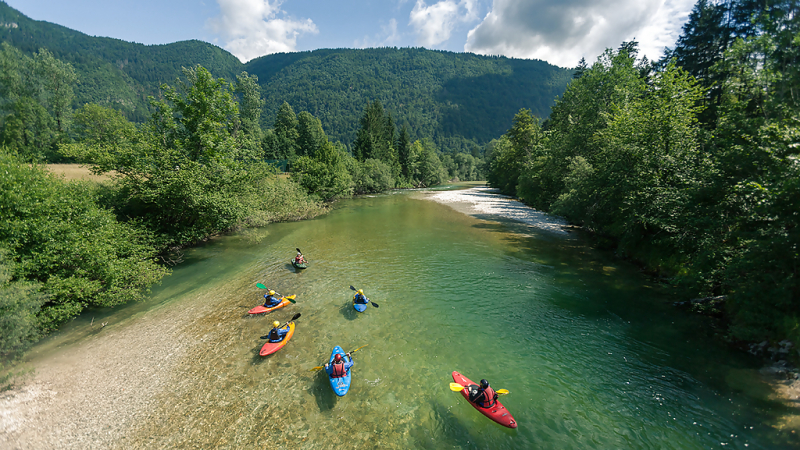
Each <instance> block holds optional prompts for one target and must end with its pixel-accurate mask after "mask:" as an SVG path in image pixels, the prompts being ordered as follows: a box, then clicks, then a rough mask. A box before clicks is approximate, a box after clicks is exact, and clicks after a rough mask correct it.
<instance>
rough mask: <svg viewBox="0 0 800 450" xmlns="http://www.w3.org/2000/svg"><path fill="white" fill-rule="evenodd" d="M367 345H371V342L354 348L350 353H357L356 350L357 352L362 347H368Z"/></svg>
mask: <svg viewBox="0 0 800 450" xmlns="http://www.w3.org/2000/svg"><path fill="white" fill-rule="evenodd" d="M367 345H369V344H364V345H362V346H361V347H358V348H357V349H355V350H353V351H352V352H350V353H355V352H357V351H359V350H361V349H362V348H364V347H366V346H367Z"/></svg>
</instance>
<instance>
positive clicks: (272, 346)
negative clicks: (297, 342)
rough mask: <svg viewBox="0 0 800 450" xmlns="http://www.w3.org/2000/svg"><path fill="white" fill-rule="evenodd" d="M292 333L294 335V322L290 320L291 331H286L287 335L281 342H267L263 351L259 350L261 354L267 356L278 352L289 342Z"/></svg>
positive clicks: (262, 348)
mask: <svg viewBox="0 0 800 450" xmlns="http://www.w3.org/2000/svg"><path fill="white" fill-rule="evenodd" d="M292 335H294V322H289V332H288V333H286V336H284V337H283V340H282V341H280V342H267V343H266V344H264V346H263V347H261V351H260V352H258V354H259V355H261V356H267V355H271V354H273V353H275V352H277V351H278V350H280V349H282V348H283V346H284V345H286V343H287V342H289V339H291V338H292Z"/></svg>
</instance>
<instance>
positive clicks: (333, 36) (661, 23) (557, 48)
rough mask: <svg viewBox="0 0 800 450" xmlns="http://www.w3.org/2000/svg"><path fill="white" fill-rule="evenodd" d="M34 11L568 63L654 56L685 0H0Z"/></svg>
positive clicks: (121, 26)
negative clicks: (629, 48) (617, 54)
mask: <svg viewBox="0 0 800 450" xmlns="http://www.w3.org/2000/svg"><path fill="white" fill-rule="evenodd" d="M5 1H6V2H7V3H8V4H9V5H10V6H11V7H13V8H15V9H17V10H19V11H20V12H22V13H23V14H25V15H26V16H28V17H30V18H32V19H34V20H44V21H48V22H53V23H57V24H59V25H63V26H66V27H68V28H72V29H74V30H77V31H81V32H83V33H86V34H89V35H92V36H106V37H113V38H117V39H122V40H125V41H131V42H138V43H142V44H148V45H149V44H168V43H171V42H176V41H181V40H188V39H199V40H202V41H206V42H210V43H212V44H215V45H218V46H220V47H222V48H224V49H226V50H228V51H230V52H231V53H233V54H234V55H236V56H237V57H238V58H239V59H240V60H242V61H243V62H246V61H249V60H250V59H253V58H257V57H259V56H262V55H266V54H270V53H277V52H293V51H303V50H314V49H318V48H365V47H425V48H429V49H439V50H449V51H454V52H471V53H478V54H483V55H504V56H508V57H514V58H526V59H540V60H544V61H547V62H549V63H551V64H555V65H557V66H561V67H575V66H576V65H577V64H578V62H579V60H580V59H581V58H582V57H583V58H586V61H587V62H589V64H591V63H592V62H593V61H595V60H596V59H597V57H598V56H599V55H600V54H601V53H602V52H603V51H604V50H605V49H606V48H614V49H616V48H618V47H619V45H620V44H621V43H622V42H623V41H630V40H636V41H638V42H639V56H647V57H648V58H649V59H658V58H660V57H661V56H662V55H663V53H664V48H665V47H673V46H674V45H675V42H676V40H677V38H678V36H679V35H680V33H681V27H682V26H683V24H684V23H685V22H686V20H687V19H688V16H689V12H690V11H691V9H692V7H693V6H694V3H695V1H694V0H381V1H376V0H361V1H355V0H161V1H156V0H137V1H131V0H69V1H65V0H5Z"/></svg>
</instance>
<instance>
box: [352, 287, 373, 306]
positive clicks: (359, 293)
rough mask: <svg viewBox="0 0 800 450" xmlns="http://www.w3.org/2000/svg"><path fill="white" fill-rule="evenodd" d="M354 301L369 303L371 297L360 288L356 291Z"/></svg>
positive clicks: (363, 303)
mask: <svg viewBox="0 0 800 450" xmlns="http://www.w3.org/2000/svg"><path fill="white" fill-rule="evenodd" d="M353 303H361V304H362V305H366V304H367V303H369V299H368V298H367V297H366V296H365V295H364V290H362V289H359V290H358V291H357V292H356V295H355V297H353Z"/></svg>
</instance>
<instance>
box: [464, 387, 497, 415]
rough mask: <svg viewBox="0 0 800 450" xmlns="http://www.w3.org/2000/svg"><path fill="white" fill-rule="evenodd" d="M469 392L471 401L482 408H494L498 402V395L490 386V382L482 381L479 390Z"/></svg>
mask: <svg viewBox="0 0 800 450" xmlns="http://www.w3.org/2000/svg"><path fill="white" fill-rule="evenodd" d="M472 387H473V389H470V390H469V401H471V402H473V403H475V404H476V405H478V406H480V407H481V408H490V407H492V406H494V404H495V402H496V401H497V393H496V392H495V391H494V389H492V388H491V387H490V386H489V382H488V381H486V380H481V385H480V386H478V388H477V389H474V387H475V385H473V386H472Z"/></svg>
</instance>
